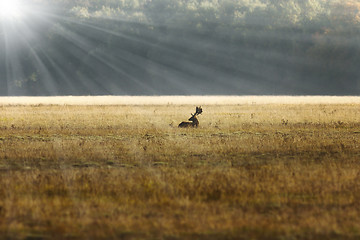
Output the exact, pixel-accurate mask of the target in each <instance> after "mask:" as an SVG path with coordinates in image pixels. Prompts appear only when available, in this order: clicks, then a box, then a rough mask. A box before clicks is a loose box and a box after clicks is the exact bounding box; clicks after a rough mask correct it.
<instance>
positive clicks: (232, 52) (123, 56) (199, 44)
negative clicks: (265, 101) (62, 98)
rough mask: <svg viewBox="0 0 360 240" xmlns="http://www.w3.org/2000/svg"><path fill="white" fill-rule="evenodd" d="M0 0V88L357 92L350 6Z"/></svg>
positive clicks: (354, 13) (17, 91) (356, 33)
mask: <svg viewBox="0 0 360 240" xmlns="http://www.w3.org/2000/svg"><path fill="white" fill-rule="evenodd" d="M0 3H1V4H0V7H1V9H0V21H1V24H0V44H1V45H0V53H1V58H0V61H1V62H0V64H1V66H0V74H1V78H0V81H1V84H2V86H3V88H2V89H1V91H0V94H2V95H69V94H71V95H88V94H91V95H163V94H164V95H169V94H170V95H178V94H185V95H197V94H201V95H202V94H204V95H209V94H210V95H218V94H222V95H229V94H230V95H243V94H253V95H254V94H255V95H256V94H301V95H304V94H331V95H337V94H344V95H350V94H351V95H353V94H357V93H358V91H360V88H359V86H360V84H359V83H358V79H360V71H359V70H358V66H357V64H356V63H357V62H358V59H359V55H360V46H359V42H360V29H359V27H358V26H359V25H358V23H359V21H360V17H359V14H358V12H359V10H360V4H357V2H356V1H345V2H344V1H337V0H336V1H333V2H331V3H329V2H326V1H323V0H314V1H299V0H291V1H289V2H282V1H279V2H277V1H270V0H262V1H260V0H251V1H249V0H241V1H232V0H230V1H228V0H227V1H217V0H207V1H203V0H194V1H185V0H180V1H176V2H168V1H167V0H153V1H147V0H138V1H103V0H101V1H62V0H54V1H48V0H28V1H21V0H12V1H5V0H2V1H0ZM345 11H348V14H345ZM4 88H5V89H6V90H5V89H4Z"/></svg>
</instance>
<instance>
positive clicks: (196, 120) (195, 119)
mask: <svg viewBox="0 0 360 240" xmlns="http://www.w3.org/2000/svg"><path fill="white" fill-rule="evenodd" d="M191 121H192V123H193V125H196V126H197V125H199V120H198V119H197V118H196V117H193V118H192V119H191Z"/></svg>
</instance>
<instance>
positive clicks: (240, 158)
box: [0, 97, 360, 240]
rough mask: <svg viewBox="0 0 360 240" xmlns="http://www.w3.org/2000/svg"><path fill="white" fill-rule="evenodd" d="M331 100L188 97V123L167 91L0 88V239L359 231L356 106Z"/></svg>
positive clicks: (297, 235)
mask: <svg viewBox="0 0 360 240" xmlns="http://www.w3.org/2000/svg"><path fill="white" fill-rule="evenodd" d="M319 99H320V98H319ZM344 99H346V98H343V99H342V100H341V101H338V102H337V101H333V100H331V99H330V100H329V102H328V104H326V100H324V99H322V100H321V101H318V102H316V101H314V102H313V103H312V104H311V102H301V101H300V100H299V104H296V101H295V100H296V99H292V100H291V101H290V102H291V104H285V103H286V98H284V97H283V100H280V101H278V100H277V101H270V100H269V102H270V103H267V102H266V100H261V101H259V100H256V98H254V99H251V100H249V99H248V100H246V99H245V100H244V101H243V102H241V101H239V102H236V101H233V102H231V103H229V102H226V101H225V102H217V101H215V100H214V101H213V102H211V104H208V105H206V101H207V100H206V99H205V100H204V99H202V100H201V99H200V100H199V99H198V100H197V101H192V103H194V104H195V103H196V104H198V103H199V104H200V103H202V104H203V106H202V107H203V110H204V112H203V114H202V115H201V116H200V117H199V121H200V126H199V128H197V129H179V128H177V125H178V124H179V123H180V122H181V121H184V120H187V118H189V117H190V113H194V111H195V106H196V105H194V104H190V103H188V102H186V103H187V104H181V103H178V102H174V101H173V100H171V99H170V100H166V101H164V102H165V104H160V103H159V102H157V104H156V105H153V104H149V102H148V104H145V103H141V104H136V103H137V102H139V101H134V102H131V103H129V104H126V103H125V104H124V103H121V104H117V102H116V101H115V102H112V104H111V105H104V103H103V102H101V103H100V104H95V103H92V104H91V105H86V104H83V103H82V104H65V105H64V104H63V103H62V104H59V102H58V103H56V102H51V105H47V104H39V103H36V104H35V103H34V104H32V105H31V104H30V105H22V103H21V102H17V101H18V100H16V99H14V98H13V99H12V102H11V101H8V100H6V101H5V100H4V99H0V239H169V240H170V239H201V240H202V239H359V238H360V103H358V99H352V100H351V99H350V98H348V99H347V100H346V101H345V100H344ZM201 101H203V102H201ZM167 103H169V104H167Z"/></svg>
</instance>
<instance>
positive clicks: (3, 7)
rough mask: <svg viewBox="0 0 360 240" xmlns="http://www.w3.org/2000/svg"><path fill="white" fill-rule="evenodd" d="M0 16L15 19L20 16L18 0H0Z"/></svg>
mask: <svg viewBox="0 0 360 240" xmlns="http://www.w3.org/2000/svg"><path fill="white" fill-rule="evenodd" d="M0 16H1V18H2V19H7V20H11V19H15V18H20V17H21V16H22V11H21V3H20V1H19V0H0Z"/></svg>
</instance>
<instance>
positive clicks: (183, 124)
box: [179, 107, 203, 128]
mask: <svg viewBox="0 0 360 240" xmlns="http://www.w3.org/2000/svg"><path fill="white" fill-rule="evenodd" d="M202 112H203V110H202V108H201V107H196V111H195V113H194V114H191V118H189V121H190V122H181V123H180V124H179V128H190V127H193V128H197V127H198V126H199V120H198V119H197V118H196V116H198V115H200V114H201V113H202Z"/></svg>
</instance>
